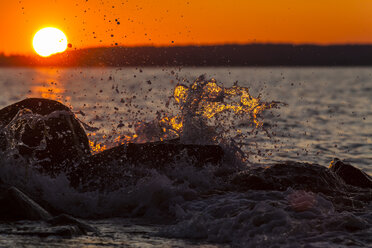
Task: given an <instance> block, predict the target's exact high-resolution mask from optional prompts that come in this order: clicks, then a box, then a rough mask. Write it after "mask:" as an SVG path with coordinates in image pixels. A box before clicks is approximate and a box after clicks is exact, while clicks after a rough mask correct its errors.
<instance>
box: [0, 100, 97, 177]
mask: <svg viewBox="0 0 372 248" xmlns="http://www.w3.org/2000/svg"><path fill="white" fill-rule="evenodd" d="M0 128H1V129H2V132H1V134H0V139H1V140H0V148H1V149H3V150H4V149H6V148H7V147H10V146H14V147H15V148H16V149H18V151H19V154H20V155H21V156H22V157H24V158H26V159H27V160H28V161H29V162H32V163H33V164H34V165H35V167H36V168H37V169H39V170H40V171H42V172H46V173H48V174H50V175H53V176H54V175H56V174H58V173H60V172H61V171H69V169H70V167H71V164H73V163H75V162H77V161H80V160H81V159H82V158H83V157H86V156H89V155H90V147H89V141H88V137H87V135H86V134H85V131H84V129H83V128H82V126H81V125H80V122H79V121H78V120H77V119H76V118H75V116H74V114H73V113H72V112H71V110H70V109H69V108H68V107H67V106H65V105H63V104H61V103H59V102H57V101H53V100H48V99H42V98H28V99H25V100H23V101H20V102H17V103H14V104H12V105H10V106H8V107H5V108H3V109H1V110H0ZM4 139H6V141H5V142H4Z"/></svg>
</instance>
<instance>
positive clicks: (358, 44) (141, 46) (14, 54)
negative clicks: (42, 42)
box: [0, 42, 372, 57]
mask: <svg viewBox="0 0 372 248" xmlns="http://www.w3.org/2000/svg"><path fill="white" fill-rule="evenodd" d="M255 45H264V46H265V45H266V46H295V47H296V46H297V47H299V46H315V47H338V46H372V43H289V42H283V43H282V42H278V43H275V42H254V43H253V42H252V43H206V44H195V43H190V44H172V45H162V44H161V45H154V44H153V45H146V44H139V45H111V46H87V47H81V48H76V47H75V48H74V47H72V48H67V49H66V50H65V51H64V52H62V53H66V52H74V51H82V50H89V49H98V48H172V47H178V48H182V47H185V48H186V47H223V46H255ZM62 53H60V54H62ZM34 55H37V54H36V53H35V52H32V53H31V52H30V53H13V52H12V53H6V52H4V51H0V56H6V57H12V56H34Z"/></svg>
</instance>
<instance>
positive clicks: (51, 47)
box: [33, 27, 67, 57]
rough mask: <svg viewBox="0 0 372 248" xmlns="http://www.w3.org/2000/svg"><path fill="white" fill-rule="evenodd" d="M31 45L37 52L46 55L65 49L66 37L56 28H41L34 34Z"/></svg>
mask: <svg viewBox="0 0 372 248" xmlns="http://www.w3.org/2000/svg"><path fill="white" fill-rule="evenodd" d="M33 46H34V49H35V52H36V53H37V54H39V55H40V56H42V57H48V56H50V55H52V54H55V53H61V52H64V51H65V50H66V49H67V37H66V35H65V34H64V33H63V32H62V31H61V30H59V29H57V28H51V27H48V28H43V29H41V30H39V31H38V32H37V33H36V34H35V36H34V39H33Z"/></svg>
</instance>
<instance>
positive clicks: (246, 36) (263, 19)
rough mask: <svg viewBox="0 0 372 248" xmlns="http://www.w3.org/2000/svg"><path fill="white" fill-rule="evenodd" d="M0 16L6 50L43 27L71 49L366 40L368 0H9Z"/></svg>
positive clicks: (23, 46)
mask: <svg viewBox="0 0 372 248" xmlns="http://www.w3.org/2000/svg"><path fill="white" fill-rule="evenodd" d="M0 16H1V23H0V52H5V53H6V54H14V53H31V52H33V49H32V37H33V35H34V33H35V32H36V31H37V30H38V29H40V28H43V27H46V26H53V27H58V28H60V29H61V30H63V31H64V32H65V33H66V35H67V37H68V38H69V42H71V43H72V45H73V47H75V48H84V47H93V46H110V45H114V44H115V43H118V45H123V46H126V45H127V46H135V45H157V46H159V45H172V44H173V45H185V44H224V43H257V42H266V43H267V42H270V43H277V42H280V43H296V44H298V43H317V44H330V43H338V44H339V43H353V44H355V43H371V44H372V0H185V1H181V0H156V1H155V0H110V1H109V0H8V1H1V3H0ZM115 19H117V20H118V21H119V22H120V25H118V24H117V23H116V22H115ZM111 35H113V37H111ZM172 41H174V43H172Z"/></svg>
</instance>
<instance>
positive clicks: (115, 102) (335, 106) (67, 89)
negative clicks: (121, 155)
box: [0, 67, 372, 247]
mask: <svg viewBox="0 0 372 248" xmlns="http://www.w3.org/2000/svg"><path fill="white" fill-rule="evenodd" d="M201 75H204V77H205V78H207V79H210V78H214V79H215V80H216V82H217V83H218V84H219V85H223V86H224V87H232V86H234V85H239V86H241V87H247V88H249V91H250V94H251V95H253V96H255V97H257V96H260V98H261V99H262V100H263V101H268V102H269V101H275V102H277V103H278V107H279V108H275V109H270V110H268V111H265V112H264V113H262V115H261V118H260V120H261V122H262V127H261V128H257V129H254V130H253V132H249V131H251V129H252V128H251V129H249V130H248V128H247V127H246V124H247V121H248V120H246V119H244V118H236V119H234V116H229V119H228V120H227V122H234V125H230V126H229V124H228V123H226V127H227V128H226V129H239V130H243V132H244V131H246V133H248V134H249V135H247V136H244V139H240V140H239V142H240V143H241V144H240V147H241V149H242V150H243V152H244V153H245V154H247V161H246V166H253V165H266V164H271V163H275V162H282V161H287V160H292V161H299V162H310V163H316V164H320V165H323V166H328V165H329V163H330V161H331V160H332V159H333V158H335V157H338V158H340V159H343V160H345V161H347V162H349V163H351V164H353V165H354V166H356V167H358V168H360V169H362V170H364V171H365V172H367V173H369V174H371V173H372V166H371V165H372V110H371V107H370V106H371V105H372V70H371V68H281V67H276V68H245V67H242V68H235V67H233V68H3V69H0V89H1V99H0V107H5V106H7V105H9V104H12V103H14V102H16V101H19V100H22V99H24V98H26V97H44V98H49V99H54V100H58V101H60V102H62V103H64V104H66V105H68V106H70V107H71V108H72V111H73V112H74V113H75V114H76V116H77V118H79V119H80V120H81V121H82V122H83V123H85V124H86V126H85V127H86V131H87V133H88V135H89V138H90V141H91V145H92V148H93V149H96V152H99V151H100V150H102V149H106V148H109V147H111V146H114V145H116V144H117V142H118V140H119V137H123V136H125V137H130V136H131V135H133V134H134V133H135V127H136V123H138V122H151V121H152V120H154V119H156V118H157V116H159V115H161V114H163V115H164V114H168V115H176V114H177V113H178V111H179V109H177V106H176V105H175V104H174V99H173V100H172V96H173V90H174V88H175V87H176V85H177V84H179V83H182V84H185V85H189V84H191V83H193V82H194V81H195V80H196V78H198V77H199V76H201ZM172 101H173V102H172ZM110 162H112V161H108V163H110ZM1 165H2V168H1V173H2V175H1V177H2V180H5V181H7V182H12V181H13V182H14V184H15V185H17V184H18V185H23V186H25V185H27V186H28V187H29V188H35V189H37V190H39V191H41V192H42V194H43V198H44V199H45V200H47V201H48V202H50V203H51V204H52V205H55V206H59V207H60V208H62V209H64V210H65V211H66V212H68V213H70V214H73V215H75V216H78V217H82V218H86V219H87V221H88V222H89V223H90V224H92V225H93V226H95V227H96V228H98V229H99V230H100V232H101V233H100V235H98V236H97V235H88V236H81V237H77V238H57V237H53V236H51V237H47V238H41V237H38V236H30V235H22V234H20V232H21V231H20V230H24V229H32V228H42V225H43V224H42V223H37V222H17V223H3V224H0V233H1V234H0V235H1V241H0V245H3V246H16V245H19V246H22V245H30V246H31V247H32V246H34V247H40V246H61V247H66V246H93V247H94V246H129V247H132V246H133V247H145V246H159V247H162V246H176V247H177V246H178V247H184V246H190V247H193V246H195V247H210V246H237V247H299V246H307V247H342V246H356V247H357V246H361V247H363V246H368V245H371V242H372V239H371V237H372V231H371V227H372V214H371V209H372V208H371V207H372V206H371V204H369V206H367V208H366V209H364V210H360V209H359V210H357V211H352V210H350V209H348V210H345V211H340V210H335V207H334V206H333V203H332V202H331V201H329V200H328V199H327V198H326V197H324V196H323V195H322V194H312V193H311V192H307V193H304V194H307V196H308V197H312V199H314V205H313V206H312V208H311V209H309V210H308V211H301V212H298V211H294V210H293V209H291V205H290V200H289V199H291V197H292V196H293V195H294V194H297V193H296V192H295V191H294V190H292V189H291V188H288V189H287V190H286V191H248V192H221V191H218V190H219V186H220V185H221V184H223V182H219V181H218V178H215V176H214V173H215V172H214V171H213V168H208V167H206V168H204V169H202V170H198V169H195V168H193V167H192V166H190V165H188V164H184V163H180V164H178V165H177V167H176V168H173V169H172V171H170V172H167V174H163V173H161V172H159V171H156V170H151V171H150V172H149V173H148V174H147V176H146V178H143V179H141V180H139V181H138V182H137V184H136V185H135V187H130V188H122V189H120V190H118V191H116V192H109V193H105V194H100V193H98V192H89V193H79V192H76V191H75V190H74V189H71V188H69V186H68V183H67V182H66V179H65V178H64V177H63V175H61V176H60V177H57V178H55V179H51V178H48V177H46V176H42V175H38V174H32V175H30V173H29V172H28V173H27V172H22V169H19V170H15V169H14V168H17V166H19V165H17V162H14V164H13V163H11V161H5V160H1ZM22 173H24V174H22ZM26 174H27V176H24V175H26ZM180 182H182V183H180ZM206 192H208V193H206ZM129 205H130V206H131V207H128V206H129ZM133 206H135V207H133ZM97 216H101V218H99V219H98V220H97ZM102 216H103V217H102Z"/></svg>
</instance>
